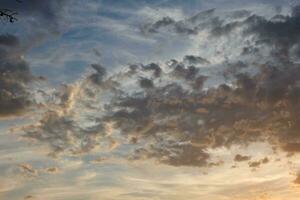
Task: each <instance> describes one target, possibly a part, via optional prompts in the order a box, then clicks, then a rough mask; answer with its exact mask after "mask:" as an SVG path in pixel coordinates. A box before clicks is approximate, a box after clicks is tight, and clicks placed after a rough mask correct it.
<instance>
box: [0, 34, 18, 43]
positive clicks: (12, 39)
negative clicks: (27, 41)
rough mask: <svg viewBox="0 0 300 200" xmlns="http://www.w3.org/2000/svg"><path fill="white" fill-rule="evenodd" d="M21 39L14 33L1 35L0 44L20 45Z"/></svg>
mask: <svg viewBox="0 0 300 200" xmlns="http://www.w3.org/2000/svg"><path fill="white" fill-rule="evenodd" d="M19 43H20V42H19V39H18V38H17V37H16V36H14V35H9V34H6V35H0V45H5V46H18V45H19Z"/></svg>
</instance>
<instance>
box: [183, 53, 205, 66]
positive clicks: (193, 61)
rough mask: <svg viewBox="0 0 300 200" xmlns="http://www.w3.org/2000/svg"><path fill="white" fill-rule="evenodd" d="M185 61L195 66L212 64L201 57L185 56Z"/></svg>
mask: <svg viewBox="0 0 300 200" xmlns="http://www.w3.org/2000/svg"><path fill="white" fill-rule="evenodd" d="M184 61H186V62H188V63H189V64H190V65H195V64H204V65H207V64H210V62H209V61H208V60H206V59H205V58H202V57H200V56H192V55H189V56H185V57H184Z"/></svg>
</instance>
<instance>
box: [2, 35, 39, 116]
mask: <svg viewBox="0 0 300 200" xmlns="http://www.w3.org/2000/svg"><path fill="white" fill-rule="evenodd" d="M34 80H38V78H37V77H34V76H33V75H32V74H31V71H30V68H29V65H28V63H27V62H26V61H25V60H24V59H23V57H22V51H21V49H20V46H19V39H18V38H17V37H15V36H14V35H9V34H7V35H0V83H1V84H0V117H2V118H3V117H11V116H15V115H20V114H22V113H24V112H25V111H26V110H27V108H28V107H29V106H30V105H31V104H32V103H33V101H32V99H31V98H30V93H29V91H28V90H27V85H28V84H29V83H30V82H32V81H34Z"/></svg>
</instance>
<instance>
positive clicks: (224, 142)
mask: <svg viewBox="0 0 300 200" xmlns="http://www.w3.org/2000/svg"><path fill="white" fill-rule="evenodd" d="M294 12H295V11H293V13H294ZM241 13H242V14H241ZM241 13H240V14H241V15H242V17H243V18H242V19H240V18H238V19H239V20H237V17H232V16H231V17H229V18H230V19H227V18H224V19H222V20H220V17H218V16H217V14H216V13H215V11H212V10H211V11H207V12H205V13H202V14H200V15H197V16H194V17H191V18H188V19H186V20H185V21H181V22H175V20H170V19H169V18H165V19H163V20H162V21H159V23H155V24H152V25H151V26H150V30H151V28H155V30H157V31H158V30H160V29H161V28H163V27H169V26H170V27H173V28H175V29H172V30H169V31H171V34H172V33H174V32H175V34H176V33H178V32H179V31H178V27H181V26H183V27H184V28H186V29H182V30H187V29H190V28H192V29H193V30H197V31H203V30H205V31H208V33H211V34H209V35H208V36H207V40H209V41H211V40H216V39H218V38H228V40H223V42H227V43H232V42H233V41H232V38H230V37H229V35H228V34H229V33H231V32H233V31H236V32H237V33H239V34H240V35H242V38H244V40H247V41H248V40H249V38H251V39H252V41H251V42H250V41H248V42H247V41H244V40H243V41H242V43H243V44H249V45H248V46H247V45H246V46H245V47H246V48H248V47H249V46H250V47H253V48H255V49H256V50H255V51H250V50H249V51H248V50H247V54H244V53H245V49H244V46H243V47H242V48H240V49H239V50H240V52H238V53H236V55H238V59H236V58H235V57H229V58H227V59H225V61H224V62H221V63H219V65H220V66H218V67H219V68H218V70H215V71H217V72H214V71H213V70H214V69H215V68H214V69H210V68H209V69H208V67H206V68H204V67H203V66H201V65H202V64H205V65H208V63H210V61H211V59H210V58H209V60H210V61H208V60H206V59H204V58H203V57H200V56H199V55H191V54H189V55H186V56H183V59H182V60H181V61H179V60H175V59H172V60H170V61H169V62H166V63H162V62H160V63H159V62H153V63H150V64H145V65H143V64H140V65H139V64H136V65H130V66H129V69H128V68H127V69H125V68H122V69H120V71H118V72H116V73H111V74H109V73H107V72H106V70H105V67H103V66H101V65H99V64H97V65H92V68H93V69H94V72H91V73H90V74H88V75H86V76H84V77H83V78H82V80H80V81H79V82H78V83H75V84H73V85H72V86H70V87H67V88H69V89H68V90H63V91H62V92H58V93H59V95H57V96H56V97H55V98H56V99H57V101H58V102H61V103H60V104H59V105H58V108H56V109H54V110H49V111H48V112H46V113H45V114H44V116H43V117H42V119H41V120H40V121H39V123H38V124H36V125H33V126H30V127H29V129H26V130H25V137H29V138H33V139H36V140H39V141H43V142H45V143H47V144H50V146H51V147H52V149H53V151H54V152H60V153H62V152H63V153H71V154H81V153H88V152H90V151H93V150H94V149H95V148H97V147H99V146H101V142H107V144H108V145H107V146H108V147H109V146H110V147H109V148H110V149H112V151H113V150H114V148H112V147H114V145H115V144H117V145H118V146H121V145H128V152H126V153H127V155H128V157H129V158H130V159H132V160H137V159H154V160H156V161H158V162H160V163H163V164H168V165H173V166H197V167H207V166H209V165H210V164H209V163H211V162H210V160H209V159H210V154H209V153H208V150H209V149H215V148H221V147H225V148H231V147H232V146H234V145H239V146H247V145H248V144H251V143H255V142H267V143H269V144H270V145H272V146H276V147H278V148H280V149H281V150H283V151H287V152H291V151H292V152H297V151H298V150H297V148H298V142H299V140H300V137H299V136H298V134H297V133H298V130H299V119H300V116H299V112H298V111H299V108H300V107H299V103H298V102H299V100H300V95H299V94H300V85H299V81H300V78H299V77H300V65H299V63H297V62H295V59H297V58H298V57H295V55H296V54H290V53H289V52H292V51H294V48H295V47H296V46H295V44H296V43H297V41H298V39H299V38H298V35H297V34H294V32H293V33H291V32H288V31H286V29H285V28H287V29H288V30H294V31H295V32H297V30H296V29H297V28H298V23H296V22H298V20H299V19H298V17H299V16H298V15H297V14H295V13H294V14H291V15H290V16H285V19H284V21H280V22H278V21H272V19H270V20H269V19H267V18H264V17H262V16H257V15H251V16H249V13H247V12H246V14H243V12H241ZM200 22H201V23H200ZM187 27H188V28H187ZM148 30H149V27H148ZM197 33H198V32H195V33H193V34H197ZM248 36H249V37H248ZM250 36H251V37H250ZM267 39H268V40H269V41H266V40H267ZM270 41H271V42H270ZM274 45H275V46H274ZM250 47H249V48H250ZM273 47H278V48H273ZM257 51H258V52H263V53H262V54H261V57H259V59H258V58H257V54H256V52H257ZM278 53H279V54H278ZM216 54H218V52H216ZM299 58H300V57H299ZM211 62H212V61H211ZM213 67H214V66H211V68H213ZM208 72H209V73H208ZM220 76H222V79H223V80H224V81H219V80H218V81H216V79H217V78H218V77H220ZM78 116H80V117H78ZM107 124H110V125H111V129H112V130H113V131H108V130H107V129H106V128H105V127H106V125H107ZM112 132H113V133H115V132H117V133H118V137H117V138H118V139H116V138H115V136H114V135H111V134H112ZM100 141H101V142H100ZM112 141H113V142H112ZM130 141H131V142H130ZM128 143H129V144H128ZM102 146H103V144H102ZM104 146H105V145H104ZM249 159H250V157H246V156H242V155H240V156H238V155H237V156H236V157H235V160H236V161H246V160H249ZM268 161H269V160H268V158H266V159H262V160H259V161H251V162H249V163H248V164H249V166H250V167H254V168H255V167H259V166H260V165H261V164H265V163H267V162H268Z"/></svg>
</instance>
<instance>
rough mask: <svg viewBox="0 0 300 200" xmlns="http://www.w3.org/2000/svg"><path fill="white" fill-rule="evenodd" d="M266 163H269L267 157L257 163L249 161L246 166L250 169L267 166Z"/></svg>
mask: <svg viewBox="0 0 300 200" xmlns="http://www.w3.org/2000/svg"><path fill="white" fill-rule="evenodd" d="M268 162H269V159H268V158H267V157H265V158H263V159H261V160H258V161H251V162H249V163H248V165H249V167H252V168H258V167H260V165H262V164H267V163H268Z"/></svg>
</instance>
